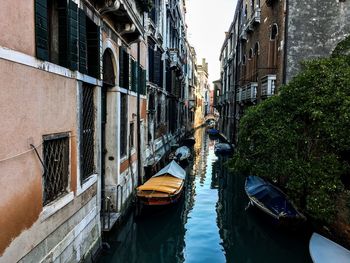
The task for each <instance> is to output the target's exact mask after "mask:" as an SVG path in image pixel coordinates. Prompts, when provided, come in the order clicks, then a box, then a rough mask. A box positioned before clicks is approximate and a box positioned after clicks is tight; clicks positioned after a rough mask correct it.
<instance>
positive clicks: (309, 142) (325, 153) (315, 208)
mask: <svg viewBox="0 0 350 263" xmlns="http://www.w3.org/2000/svg"><path fill="white" fill-rule="evenodd" d="M349 155H350V60H349V58H348V57H346V56H342V57H340V56H336V55H334V56H332V57H331V58H323V59H317V60H312V61H308V62H304V63H303V69H302V71H301V73H300V74H298V75H297V76H296V77H295V78H294V79H293V80H292V81H291V82H290V83H289V84H288V85H286V86H283V87H281V89H280V93H279V95H277V96H274V97H272V98H270V99H268V100H266V101H264V102H263V103H260V104H258V105H257V106H254V107H250V108H249V109H248V111H247V112H246V114H245V115H244V117H243V118H242V119H241V122H240V126H239V134H238V147H237V151H236V153H235V155H234V157H233V160H232V162H231V166H232V167H233V168H234V169H235V170H238V171H240V172H244V173H247V174H254V175H259V176H262V177H265V178H268V179H270V180H272V181H274V182H276V183H277V184H279V185H280V186H282V187H284V188H285V189H286V191H287V193H288V195H289V196H290V197H291V198H292V199H293V201H294V202H295V204H296V205H298V206H299V207H300V208H302V209H303V210H304V211H305V212H307V213H308V214H309V215H311V216H312V217H314V218H316V219H319V220H323V221H326V222H327V221H328V222H329V221H331V220H332V219H333V218H334V215H335V212H336V199H337V197H338V196H339V194H340V193H341V192H342V191H343V188H344V186H343V184H342V181H341V179H340V178H341V176H346V175H347V176H350V169H349Z"/></svg>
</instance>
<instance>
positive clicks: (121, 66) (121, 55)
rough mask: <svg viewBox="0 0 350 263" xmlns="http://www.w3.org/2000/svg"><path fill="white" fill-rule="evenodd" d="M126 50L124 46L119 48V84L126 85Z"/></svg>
mask: <svg viewBox="0 0 350 263" xmlns="http://www.w3.org/2000/svg"><path fill="white" fill-rule="evenodd" d="M124 55H125V54H124V50H123V48H122V47H120V48H119V86H120V87H124V84H125V83H124V82H125V80H124V70H125V68H124Z"/></svg>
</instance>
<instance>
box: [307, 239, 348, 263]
mask: <svg viewBox="0 0 350 263" xmlns="http://www.w3.org/2000/svg"><path fill="white" fill-rule="evenodd" d="M309 250H310V255H311V258H312V261H313V262H314V263H326V262H327V263H328V262H337V263H345V262H347V263H348V262H350V251H349V250H347V249H346V248H344V247H342V246H340V245H338V244H337V243H335V242H333V241H332V240H329V239H327V238H325V237H324V236H321V235H319V234H317V233H313V234H312V236H311V239H310V244H309Z"/></svg>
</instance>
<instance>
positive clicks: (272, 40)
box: [268, 24, 278, 68]
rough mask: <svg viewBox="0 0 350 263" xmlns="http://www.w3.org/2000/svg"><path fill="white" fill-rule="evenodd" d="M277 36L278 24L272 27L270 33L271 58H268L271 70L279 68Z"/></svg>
mask: <svg viewBox="0 0 350 263" xmlns="http://www.w3.org/2000/svg"><path fill="white" fill-rule="evenodd" d="M277 35H278V27H277V25H276V24H273V25H272V26H271V32H270V43H269V56H268V64H269V67H270V68H276V67H277V43H276V42H277Z"/></svg>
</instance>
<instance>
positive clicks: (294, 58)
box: [216, 0, 350, 141]
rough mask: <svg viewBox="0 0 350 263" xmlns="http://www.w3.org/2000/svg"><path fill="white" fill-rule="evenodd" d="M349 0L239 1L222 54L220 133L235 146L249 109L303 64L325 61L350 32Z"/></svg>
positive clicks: (218, 102)
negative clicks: (305, 0)
mask: <svg viewBox="0 0 350 263" xmlns="http://www.w3.org/2000/svg"><path fill="white" fill-rule="evenodd" d="M349 17H350V4H349V3H348V2H347V1H326V0H324V1H321V2H318V3H309V2H308V3H301V2H300V1H288V0H282V1H276V0H266V1H264V0H240V1H238V3H237V6H236V11H235V14H234V19H233V21H232V23H231V25H230V28H229V31H228V32H227V33H226V36H225V40H224V43H223V46H222V49H221V53H220V61H221V85H222V91H221V93H220V95H219V97H218V98H217V104H216V107H217V109H218V110H219V111H220V116H221V123H222V126H221V128H222V129H223V128H224V127H225V129H224V132H225V133H226V135H227V136H228V137H229V138H230V139H231V140H232V141H236V139H237V138H236V135H237V129H238V126H239V119H240V118H241V116H242V115H243V114H244V112H245V110H246V109H247V107H249V106H251V105H254V104H256V103H259V102H261V101H262V100H264V99H266V98H268V97H270V96H273V95H275V94H277V93H278V87H280V86H281V85H282V84H285V83H287V82H288V81H289V80H290V79H291V78H292V77H293V76H294V75H295V74H297V73H298V71H299V70H300V62H301V61H302V60H305V59H312V58H316V57H323V56H328V55H330V53H331V52H332V51H333V49H334V48H335V46H336V44H337V43H338V42H340V41H341V40H343V39H344V38H345V37H346V36H347V35H348V34H349V33H348V32H350V26H349V24H348V23H346V22H345V21H346V19H349Z"/></svg>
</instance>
